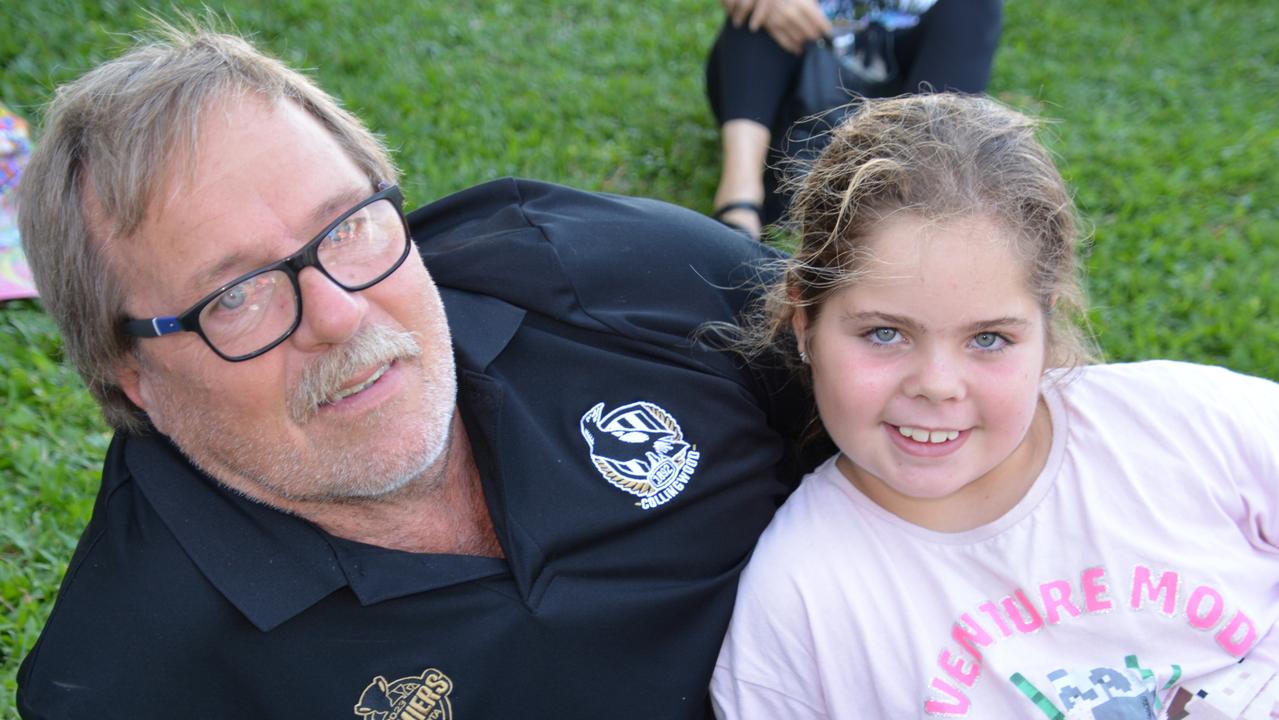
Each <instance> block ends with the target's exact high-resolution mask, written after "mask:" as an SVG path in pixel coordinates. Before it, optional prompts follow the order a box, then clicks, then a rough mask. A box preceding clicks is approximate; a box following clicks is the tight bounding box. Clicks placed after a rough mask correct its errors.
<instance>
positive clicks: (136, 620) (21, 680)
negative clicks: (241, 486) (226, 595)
mask: <svg viewBox="0 0 1279 720" xmlns="http://www.w3.org/2000/svg"><path fill="white" fill-rule="evenodd" d="M121 445H122V441H121V440H120V439H119V438H117V440H116V442H115V443H114V444H113V448H112V451H111V453H110V454H109V455H108V459H107V463H106V466H105V468H104V472H103V483H102V489H101V491H100V494H99V497H98V500H97V503H96V505H95V507H94V511H93V517H92V519H91V520H90V522H89V525H88V527H87V528H86V530H85V532H84V534H83V536H82V537H81V539H80V543H79V545H78V546H77V548H76V551H75V554H74V556H73V558H72V560H71V563H70V565H69V566H68V569H67V573H66V576H65V577H64V579H63V582H62V586H61V588H60V589H59V592H58V598H57V601H56V603H55V605H54V608H53V611H52V613H51V615H50V617H49V621H48V623H47V624H46V625H45V628H44V630H43V631H42V633H41V636H40V638H39V640H38V641H37V643H36V645H35V647H34V648H33V649H32V650H31V652H30V653H29V654H28V656H27V658H26V659H25V661H24V662H23V665H22V668H21V670H20V671H19V675H18V685H19V692H18V702H19V707H20V708H21V709H22V710H23V711H24V714H29V715H30V716H33V717H71V716H78V714H81V713H80V711H76V712H71V710H72V709H73V708H80V709H83V708H84V707H86V705H85V703H88V704H89V706H96V707H98V708H99V709H103V710H107V709H109V708H110V707H111V704H112V703H113V702H115V700H116V698H117V693H123V692H127V691H128V690H127V689H128V688H130V687H135V688H136V687H137V686H138V683H139V682H142V683H145V682H146V679H145V677H144V676H145V675H146V674H148V673H155V674H157V675H164V676H168V677H172V675H171V674H170V673H171V672H172V671H173V670H175V669H178V668H181V667H183V666H185V664H186V663H185V661H184V659H183V658H184V657H187V656H189V650H190V648H191V643H192V642H197V643H198V642H199V640H200V638H201V637H202V635H203V633H204V632H205V631H207V632H208V633H210V635H209V637H210V638H211V637H213V636H214V635H215V634H216V633H217V632H219V631H218V630H217V629H216V628H211V627H203V628H202V627H201V622H200V618H202V617H208V615H209V613H208V612H207V610H208V609H209V608H208V607H207V606H210V605H211V604H213V605H217V606H218V607H219V608H222V607H224V606H225V603H223V602H222V601H221V600H220V598H219V596H218V595H217V594H216V593H215V592H214V591H213V590H212V588H211V587H209V585H208V582H207V581H206V580H205V579H204V577H203V576H202V575H201V574H200V573H199V572H198V570H197V569H196V568H195V567H194V566H193V565H192V563H191V562H190V560H189V558H187V557H186V555H185V554H184V553H183V551H182V549H181V547H180V546H179V545H178V543H177V542H176V541H175V539H174V538H173V536H172V535H171V534H170V533H169V532H168V530H167V529H166V528H165V527H164V524H163V522H162V521H161V519H160V518H159V516H158V515H157V514H156V513H155V511H154V509H153V508H152V507H151V506H150V504H149V503H148V502H147V501H146V499H145V497H144V496H143V495H142V494H141V493H140V492H139V489H138V487H137V484H136V483H135V482H133V479H132V478H131V477H130V476H129V474H128V473H127V470H125V468H124V464H123V462H122V460H121V457H120V456H121V453H122V450H121V447H120V446H121ZM221 611H222V610H219V612H221ZM161 671H163V672H161ZM68 678H74V679H75V681H74V682H73V683H72V682H69V681H67V679H68Z"/></svg>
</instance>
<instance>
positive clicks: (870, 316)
mask: <svg viewBox="0 0 1279 720" xmlns="http://www.w3.org/2000/svg"><path fill="white" fill-rule="evenodd" d="M844 320H845V321H847V322H853V323H870V324H876V325H891V326H893V327H903V328H906V329H908V330H914V329H918V328H919V323H917V322H915V321H914V320H911V319H910V318H908V317H903V316H901V315H893V314H892V313H885V312H879V311H873V310H872V311H867V312H857V313H845V314H844Z"/></svg>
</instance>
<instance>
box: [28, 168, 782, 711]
mask: <svg viewBox="0 0 1279 720" xmlns="http://www.w3.org/2000/svg"><path fill="white" fill-rule="evenodd" d="M410 222H411V225H412V230H413V234H414V237H415V238H416V240H417V241H418V243H419V246H420V248H421V249H422V252H423V255H424V257H425V258H426V261H427V265H428V267H429V268H430V270H431V273H432V275H433V277H434V279H435V281H436V283H437V284H438V285H439V286H440V288H441V294H442V295H443V298H444V303H445V308H446V312H447V315H448V319H449V324H450V327H451V330H452V333H453V339H454V345H455V349H456V357H457V360H458V375H459V405H460V407H461V411H462V417H463V420H464V422H465V424H466V428H467V431H468V433H469V435H470V440H471V443H472V445H473V447H474V452H475V455H476V460H477V464H478V467H479V471H480V475H481V477H482V481H483V485H484V492H485V495H486V498H487V502H488V507H489V511H490V513H491V515H492V518H493V524H494V527H495V529H496V532H497V535H498V538H499V540H500V541H501V544H502V547H503V549H504V550H505V553H506V559H505V560H498V559H493V558H480V557H464V556H457V555H430V554H416V553H407V552H400V551H394V550H387V549H384V548H379V547H374V546H370V545H364V544H361V543H357V542H351V541H348V540H344V539H341V538H337V537H334V536H331V535H329V534H327V533H325V532H324V531H322V530H320V529H319V528H317V527H316V526H314V525H313V524H311V523H309V522H307V521H305V520H302V519H300V518H297V517H294V516H290V515H287V514H284V513H280V512H277V511H275V510H273V509H271V508H269V507H266V506H264V505H261V504H259V503H256V502H253V501H251V500H248V499H246V498H244V497H242V496H239V495H237V494H235V493H232V492H229V491H227V490H226V489H224V488H222V487H221V486H219V485H218V484H217V483H216V482H214V481H212V480H211V479H209V478H208V477H207V476H205V475H203V474H202V473H201V472H200V471H198V470H197V469H195V468H194V467H193V466H192V465H191V464H189V463H188V462H187V461H186V460H185V459H184V458H183V456H182V455H181V454H180V453H179V452H178V451H177V449H176V448H175V447H174V446H173V445H172V444H171V443H170V442H169V441H168V440H167V439H166V438H164V437H162V436H159V435H154V434H152V435H142V436H117V437H116V438H115V440H114V442H113V443H112V445H111V449H110V451H109V453H108V456H107V459H106V464H105V469H104V472H103V479H102V489H101V492H100V494H99V496H98V500H97V504H96V506H95V508H94V512H93V517H92V519H91V521H90V523H89V526H88V528H87V529H86V530H85V533H84V536H83V538H82V539H81V542H80V545H79V547H78V549H77V550H76V553H75V556H74V557H73V559H72V562H71V565H70V567H69V569H68V571H67V575H66V578H65V580H64V581H63V585H62V589H61V591H60V593H59V596H58V600H57V604H56V606H55V608H54V610H53V613H52V616H51V617H50V620H49V623H48V625H47V626H46V627H45V629H44V632H43V634H42V635H41V638H40V640H39V642H38V644H37V645H36V647H35V648H34V649H33V650H32V652H31V654H30V655H29V656H28V657H27V658H26V661H25V662H24V663H23V666H22V669H21V671H20V673H19V692H18V706H19V709H20V710H21V711H22V713H23V715H24V716H25V717H29V718H74V717H86V718H88V717H95V718H98V717H129V718H150V717H193V718H245V717H264V718H285V717H298V718H303V717H305V718H350V717H355V718H361V717H362V718H373V719H374V720H392V719H393V718H412V719H414V720H418V719H421V718H434V719H435V720H445V719H449V718H456V719H457V720H475V719H476V718H540V717H547V718H643V719H645V720H651V719H653V718H701V717H704V716H705V714H706V713H707V701H706V685H707V682H708V680H709V677H710V673H711V669H712V665H713V663H714V659H715V656H716V653H717V651H718V648H719V644H720V640H721V637H722V635H723V632H724V629H725V626H726V624H727V621H728V615H729V612H730V609H731V607H732V600H733V594H734V588H735V584H736V580H737V575H738V572H739V570H740V569H741V567H742V565H743V563H744V562H745V560H746V557H747V555H748V553H749V552H750V549H751V547H752V545H753V544H754V542H755V539H756V537H757V536H758V535H759V533H760V531H761V530H763V528H764V526H765V524H767V522H768V520H769V518H770V517H771V516H772V513H773V511H774V509H775V507H776V505H777V504H778V503H779V502H780V501H781V499H782V498H783V496H784V495H785V493H786V492H787V491H788V489H789V487H790V486H791V485H792V484H793V482H794V481H795V479H796V478H797V477H798V471H799V470H800V468H799V467H798V464H797V463H795V462H794V461H793V459H792V458H791V457H790V454H789V453H788V451H787V447H788V446H789V445H788V443H787V441H786V437H788V436H790V435H792V434H793V433H791V432H790V431H789V430H788V428H789V427H791V426H796V425H799V424H801V423H802V421H803V420H805V419H806V416H805V410H804V409H803V408H802V407H801V406H800V404H799V401H798V397H799V395H800V392H799V389H798V388H797V387H794V386H793V385H787V384H786V383H785V382H783V381H782V380H781V378H782V376H781V374H780V373H774V374H770V373H772V372H773V371H768V372H765V371H757V370H747V369H745V368H744V367H743V363H742V362H741V360H740V358H738V357H737V356H734V355H732V354H730V353H727V352H716V351H712V350H710V349H708V348H706V347H704V346H702V345H698V344H695V343H693V342H691V341H690V339H689V335H690V332H692V331H693V330H695V329H696V328H697V327H699V326H700V325H702V324H703V323H704V322H706V321H708V320H731V319H733V318H734V316H735V315H736V313H737V312H738V311H739V310H740V309H741V308H742V307H743V305H744V304H745V303H746V302H747V301H748V300H749V299H750V297H751V295H750V292H749V286H750V283H749V281H750V280H751V279H752V278H753V277H754V271H753V270H752V269H751V268H752V267H755V266H756V265H758V261H759V260H761V259H765V258H768V257H771V254H770V252H769V251H767V250H766V249H763V248H762V246H760V245H758V244H757V243H752V242H749V241H746V240H744V239H743V238H741V237H739V236H738V235H737V234H735V233H732V232H729V231H727V230H725V229H723V228H722V227H720V226H719V225H718V224H716V223H714V222H712V221H710V220H707V219H705V218H703V217H701V216H699V215H696V214H694V213H691V212H688V211H685V210H680V209H678V208H674V207H672V206H669V205H665V204H662V203H657V202H653V201H646V200H637V199H629V198H620V197H614V196H607V195H601V194H593V193H583V192H577V191H573V190H569V189H567V188H563V187H558V186H554V185H547V184H541V183H533V182H527V181H515V180H501V181H497V182H493V183H488V184H486V185H482V186H479V187H476V188H472V189H470V190H467V191H464V192H462V193H459V194H457V195H454V196H452V197H448V198H445V199H443V200H441V201H439V202H436V203H434V204H432V205H430V206H428V207H425V208H422V209H420V210H418V211H417V212H415V213H413V214H412V216H411V218H410Z"/></svg>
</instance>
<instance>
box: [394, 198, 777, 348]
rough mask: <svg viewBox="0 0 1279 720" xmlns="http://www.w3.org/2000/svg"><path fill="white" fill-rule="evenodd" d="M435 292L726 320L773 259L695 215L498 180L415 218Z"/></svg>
mask: <svg viewBox="0 0 1279 720" xmlns="http://www.w3.org/2000/svg"><path fill="white" fill-rule="evenodd" d="M410 224H411V227H412V230H413V235H414V237H415V239H416V240H417V241H418V244H419V247H420V249H421V251H422V255H423V257H424V258H425V260H426V262H427V266H428V268H429V269H430V270H431V273H432V275H433V276H434V277H435V279H436V282H437V283H439V284H440V285H441V286H444V287H451V288H456V289H461V290H467V291H470V292H474V293H480V294H485V295H492V296H495V297H499V298H500V299H503V300H505V301H507V302H510V303H512V304H514V305H518V306H520V307H523V308H527V309H532V310H538V311H545V312H547V313H548V314H552V315H555V316H558V317H564V316H565V314H566V313H570V312H573V311H582V312H585V313H587V314H595V315H598V314H602V313H608V312H610V311H619V312H625V311H631V310H638V311H642V312H645V313H650V314H651V313H656V314H658V315H659V316H660V315H666V316H667V319H668V320H670V321H672V324H673V325H677V326H682V325H687V324H688V323H689V322H692V321H693V320H694V319H696V321H697V322H703V321H706V320H728V319H730V318H731V317H732V316H733V315H734V314H736V312H738V311H739V310H740V308H741V307H742V305H744V304H745V303H746V302H748V301H749V299H750V298H751V297H753V295H754V293H755V292H756V290H757V289H758V287H759V285H760V282H761V281H762V279H763V278H764V277H766V275H767V272H768V264H769V263H768V261H769V260H773V259H776V258H777V257H778V253H776V251H773V250H771V249H769V248H767V247H766V246H763V245H761V244H759V243H758V242H754V241H751V240H749V239H747V238H746V237H745V236H743V235H741V234H740V233H737V232H734V231H732V230H729V229H728V228H726V227H724V226H723V225H721V224H719V223H717V222H715V221H714V220H711V219H709V218H707V217H705V216H703V215H700V214H698V213H695V212H693V211H691V210H688V209H685V208H681V207H677V206H675V205H671V204H669V203H665V202H662V201H658V200H651V199H645V198H635V197H625V196H620V195H612V194H608V193H599V192H587V191H582V190H576V189H572V188H568V187H564V186H562V185H555V184H551V183H542V182H536V181H531V180H518V179H503V180H496V181H493V182H490V183H486V184H483V185H479V186H476V187H473V188H470V189H468V190H464V191H462V192H459V193H457V194H454V195H451V196H449V197H446V198H444V199H442V200H439V201H437V202H435V203H432V204H430V205H428V206H426V207H423V208H421V209H419V210H417V211H415V212H413V213H412V215H411V216H410Z"/></svg>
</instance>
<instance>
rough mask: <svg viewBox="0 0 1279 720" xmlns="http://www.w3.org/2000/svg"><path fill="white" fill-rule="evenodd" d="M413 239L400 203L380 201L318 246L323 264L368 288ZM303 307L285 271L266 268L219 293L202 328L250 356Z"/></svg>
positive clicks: (234, 352) (349, 285) (216, 341)
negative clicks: (406, 233) (410, 238)
mask: <svg viewBox="0 0 1279 720" xmlns="http://www.w3.org/2000/svg"><path fill="white" fill-rule="evenodd" d="M405 242H407V238H406V237H405V234H404V224H403V223H402V222H401V220H400V215H399V212H398V211H397V210H396V208H395V205H394V204H393V203H392V202H391V201H390V200H388V199H386V198H383V199H381V200H376V201H374V202H372V203H370V204H368V205H365V206H364V207H362V208H360V209H359V210H357V211H355V212H354V213H352V214H351V215H349V216H347V217H346V218H345V219H344V220H343V221H342V222H341V223H340V224H339V225H338V226H337V227H335V228H333V230H331V231H330V232H329V233H328V234H327V235H325V236H324V239H323V240H321V241H320V244H319V247H318V257H319V263H320V266H321V267H322V268H323V269H324V272H325V274H327V275H328V276H329V277H330V278H331V279H332V280H333V281H335V282H336V283H337V284H338V285H340V286H342V287H343V288H344V289H346V290H362V289H364V288H365V287H368V286H369V285H371V284H372V283H373V282H375V281H377V280H378V279H379V278H380V276H382V275H383V274H385V273H387V272H388V271H390V270H391V268H392V267H394V266H395V264H396V262H398V261H399V259H400V257H401V256H402V255H403V253H404V245H405ZM300 308H301V300H300V299H299V298H298V295H297V290H296V287H295V286H294V284H293V282H292V280H291V278H290V277H289V274H288V272H287V271H285V270H281V269H274V270H266V271H263V272H261V273H259V274H257V275H254V276H252V277H250V278H247V279H245V280H244V281H242V282H240V283H238V284H236V285H235V286H233V287H231V288H229V289H227V290H226V291H225V292H223V293H222V294H221V295H218V296H217V297H215V298H214V299H213V300H212V301H210V302H209V303H208V304H207V305H205V306H204V308H203V309H202V310H201V311H200V329H201V330H202V331H203V332H204V336H205V337H206V338H207V339H208V341H209V342H210V343H211V344H212V345H213V346H214V347H215V348H217V350H218V351H219V352H221V353H222V354H224V355H228V356H231V357H239V356H243V355H250V354H252V353H255V352H257V351H258V350H261V349H262V348H264V347H267V346H268V345H270V344H272V343H274V342H275V341H276V340H279V339H280V338H281V337H283V336H285V335H287V334H288V333H289V331H290V330H291V329H292V328H293V324H294V322H295V321H296V320H297V317H298V312H299V310H300Z"/></svg>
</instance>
